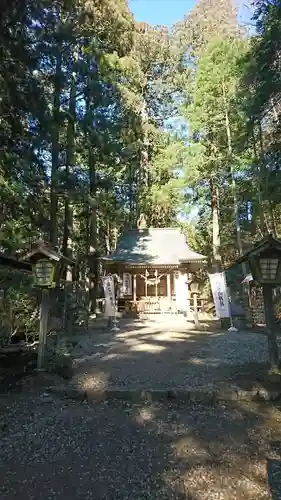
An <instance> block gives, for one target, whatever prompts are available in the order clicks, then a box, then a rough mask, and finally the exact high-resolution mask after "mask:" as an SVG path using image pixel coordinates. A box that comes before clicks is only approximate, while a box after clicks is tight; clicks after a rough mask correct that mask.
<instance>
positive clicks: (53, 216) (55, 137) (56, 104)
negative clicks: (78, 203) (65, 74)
mask: <svg viewBox="0 0 281 500" xmlns="http://www.w3.org/2000/svg"><path fill="white" fill-rule="evenodd" d="M61 65H62V61H61V53H60V52H59V53H58V55H57V61H56V71H55V77H54V97H53V123H52V168H51V189H50V242H51V243H52V245H54V246H57V244H58V194H57V183H58V169H59V135H60V93H61Z"/></svg>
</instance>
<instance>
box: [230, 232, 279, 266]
mask: <svg viewBox="0 0 281 500" xmlns="http://www.w3.org/2000/svg"><path fill="white" fill-rule="evenodd" d="M270 250H273V251H274V250H275V251H278V252H280V255H281V240H279V239H277V238H274V236H273V235H272V234H269V235H268V236H266V237H265V238H263V239H262V240H261V241H259V242H258V243H256V244H255V245H254V246H253V248H251V250H249V251H248V252H247V253H245V254H244V255H242V256H241V257H240V258H239V259H237V260H236V261H235V262H234V264H242V262H246V261H248V260H249V259H250V258H251V257H254V256H259V255H261V254H263V253H266V252H268V251H270ZM232 265H233V264H232Z"/></svg>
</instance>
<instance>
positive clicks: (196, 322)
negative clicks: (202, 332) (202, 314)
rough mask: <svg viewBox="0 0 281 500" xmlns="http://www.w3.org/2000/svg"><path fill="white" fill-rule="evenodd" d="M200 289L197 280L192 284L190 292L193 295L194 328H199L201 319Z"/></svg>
mask: <svg viewBox="0 0 281 500" xmlns="http://www.w3.org/2000/svg"><path fill="white" fill-rule="evenodd" d="M199 288H200V282H199V281H198V280H197V279H196V278H195V279H193V280H192V281H191V283H190V291H191V293H192V295H193V313H194V326H195V328H197V329H198V328H199V318H198V301H197V299H198V293H199Z"/></svg>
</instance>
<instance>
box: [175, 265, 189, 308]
mask: <svg viewBox="0 0 281 500" xmlns="http://www.w3.org/2000/svg"><path fill="white" fill-rule="evenodd" d="M174 286H175V294H176V306H177V310H178V311H188V284H187V275H186V274H184V275H182V274H178V273H175V274H174Z"/></svg>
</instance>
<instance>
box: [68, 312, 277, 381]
mask: <svg viewBox="0 0 281 500" xmlns="http://www.w3.org/2000/svg"><path fill="white" fill-rule="evenodd" d="M163 321H164V322H163V323H162V324H157V323H153V322H151V323H149V322H148V321H144V322H142V323H140V322H130V323H125V324H123V325H121V329H120V331H118V332H112V331H110V332H108V331H104V332H103V333H101V334H97V333H95V335H94V336H92V337H90V338H89V344H88V352H87V354H85V350H83V349H80V351H79V349H78V350H76V351H75V349H74V351H73V353H72V355H73V357H74V358H75V379H76V380H78V381H79V384H82V385H83V384H84V387H85V388H89V387H91V386H92V387H93V386H95V385H96V386H97V387H98V386H103V388H105V389H106V388H112V387H115V388H121V389H141V390H150V389H155V390H156V389H158V390H161V389H162V390H164V389H175V388H176V389H181V390H182V389H186V390H191V389H194V390H196V389H205V390H206V389H213V388H221V389H222V388H225V389H227V388H229V386H230V385H233V386H235V387H237V388H238V389H241V390H251V389H253V388H254V387H256V386H257V385H259V384H261V383H262V385H263V387H265V388H268V389H269V388H271V389H274V388H275V389H277V388H278V387H280V384H279V381H277V382H275V381H274V380H272V379H268V377H267V372H268V368H269V367H268V363H267V359H268V350H267V339H266V337H265V336H264V335H259V334H253V333H250V332H238V333H235V332H228V331H226V332H218V331H215V332H204V331H199V332H196V331H193V330H187V328H186V325H185V323H184V322H179V321H178V322H177V320H176V319H175V320H174V321H173V319H171V318H170V319H169V321H168V320H167V321H166V322H165V320H163Z"/></svg>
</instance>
